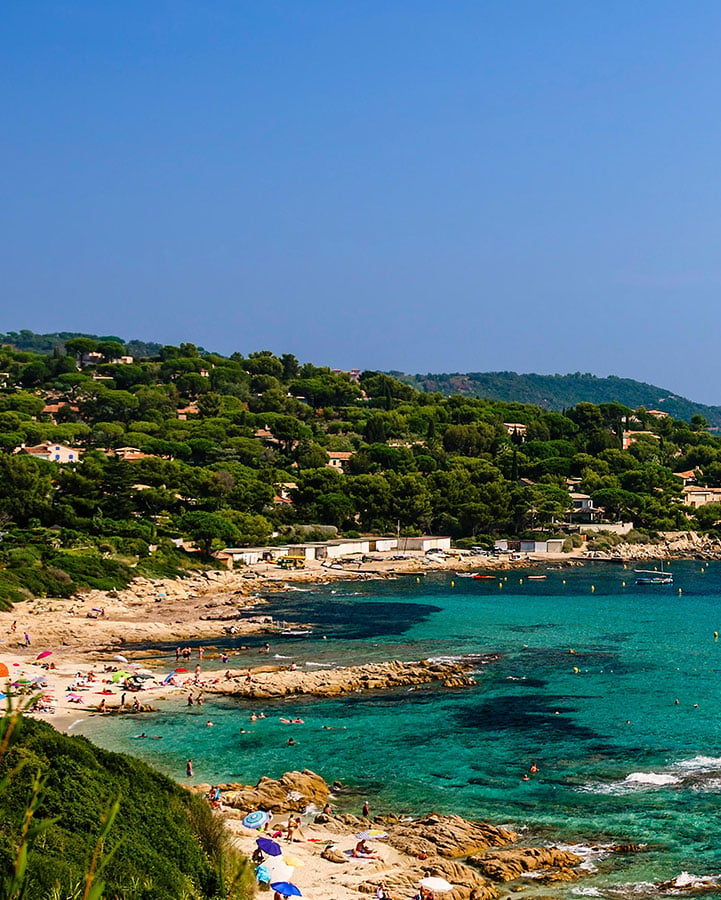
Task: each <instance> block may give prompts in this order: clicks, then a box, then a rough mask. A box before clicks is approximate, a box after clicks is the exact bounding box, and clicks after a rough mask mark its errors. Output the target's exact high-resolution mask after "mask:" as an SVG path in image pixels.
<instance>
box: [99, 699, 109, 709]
mask: <svg viewBox="0 0 721 900" xmlns="http://www.w3.org/2000/svg"><path fill="white" fill-rule="evenodd" d="M98 712H107V708H106V706H105V697H103V699H102V700H101V701H100V706H98Z"/></svg>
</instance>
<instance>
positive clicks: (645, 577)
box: [634, 565, 673, 584]
mask: <svg viewBox="0 0 721 900" xmlns="http://www.w3.org/2000/svg"><path fill="white" fill-rule="evenodd" d="M634 574H635V575H636V584H673V572H664V570H663V565H662V566H661V571H660V572H659V571H658V570H657V569H634Z"/></svg>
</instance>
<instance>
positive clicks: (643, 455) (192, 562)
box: [0, 332, 721, 602]
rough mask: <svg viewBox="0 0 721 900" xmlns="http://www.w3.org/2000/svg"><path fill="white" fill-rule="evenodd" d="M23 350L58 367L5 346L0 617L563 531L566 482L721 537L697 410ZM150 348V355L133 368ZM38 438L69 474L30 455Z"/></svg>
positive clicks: (54, 345) (608, 506) (68, 346)
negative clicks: (108, 592)
mask: <svg viewBox="0 0 721 900" xmlns="http://www.w3.org/2000/svg"><path fill="white" fill-rule="evenodd" d="M19 335H20V337H22V341H24V344H23V346H39V347H42V348H44V351H45V352H39V353H38V352H31V351H28V350H17V349H14V348H13V347H12V346H6V347H4V348H3V349H2V350H0V373H2V374H1V375H0V385H2V386H1V387H0V532H2V541H0V602H2V601H5V602H9V601H17V600H20V599H22V598H23V597H25V596H28V595H30V594H34V595H42V594H48V595H61V596H62V595H64V596H68V595H70V594H72V593H73V592H74V591H76V590H78V589H79V588H83V587H107V588H112V587H119V586H121V585H122V584H125V583H127V581H128V580H129V579H130V578H131V577H132V576H133V575H134V574H141V573H142V574H150V575H152V574H159V575H171V574H174V573H176V572H179V571H182V570H183V569H184V568H187V567H192V566H196V565H200V564H201V562H200V561H198V557H200V556H207V554H208V553H210V552H211V551H213V550H214V549H217V548H218V547H221V546H223V545H227V544H234V545H244V544H245V545H248V544H263V543H266V542H269V541H271V540H277V541H282V542H287V541H294V540H301V539H304V538H307V537H309V536H310V537H320V536H327V535H328V534H329V533H331V534H333V533H335V532H336V531H338V532H341V533H345V534H354V533H357V532H378V533H393V534H395V533H396V532H397V531H400V533H401V534H405V535H411V534H418V533H422V532H430V533H436V534H439V533H440V534H450V535H452V536H453V537H454V538H455V539H456V540H457V541H464V540H465V541H466V542H470V543H483V542H489V541H491V540H492V539H493V537H495V536H503V535H509V536H511V535H515V536H530V535H537V534H549V533H557V532H558V529H559V525H558V523H559V522H563V521H564V520H565V519H566V518H567V517H568V515H569V513H570V511H571V510H572V506H573V504H572V500H571V496H570V493H569V486H570V487H571V488H572V489H573V490H575V491H581V492H586V493H587V494H589V495H590V496H591V497H592V499H593V502H594V503H595V505H596V507H603V509H604V515H605V518H606V520H608V521H611V522H613V521H615V520H618V519H623V520H626V521H628V520H630V521H632V522H633V524H634V526H635V528H636V529H639V530H641V531H642V532H644V533H646V534H649V533H653V532H656V531H660V530H674V529H685V528H688V527H694V528H696V529H699V530H701V531H714V530H715V529H716V527H717V510H718V509H721V507H719V506H718V505H717V504H710V506H709V507H702V508H701V509H699V510H697V511H695V512H694V511H693V510H691V509H690V508H688V507H686V506H684V504H683V502H682V501H683V497H682V484H683V483H682V481H681V480H680V479H679V478H678V477H676V476H675V475H674V472H682V471H686V470H696V477H697V480H698V482H699V483H700V484H707V485H710V486H719V485H721V440H719V438H717V437H715V436H714V435H712V434H710V433H709V432H708V430H707V423H706V422H705V420H704V419H703V418H702V417H701V416H698V415H696V416H693V417H692V420H691V421H690V422H686V421H684V420H682V419H674V418H672V417H670V416H666V417H663V418H657V417H655V416H653V415H651V414H649V413H648V412H647V411H646V410H645V409H643V408H639V409H637V410H635V411H634V410H631V409H630V408H629V407H627V406H624V405H622V404H620V403H616V402H614V403H601V404H599V405H594V404H591V403H579V404H577V405H576V406H574V407H572V408H569V409H566V410H565V411H564V412H552V411H548V410H545V409H542V408H541V407H539V406H533V405H528V404H521V403H511V402H501V401H497V400H489V399H480V398H475V397H467V396H460V395H454V396H450V397H446V396H443V395H441V394H439V393H423V392H419V391H417V390H415V389H414V388H413V387H411V386H410V385H408V384H405V383H403V382H401V381H399V380H397V379H395V378H393V377H391V376H389V375H386V374H383V373H379V372H363V373H360V374H359V376H358V377H357V378H354V377H353V376H351V375H350V374H348V373H342V372H340V373H339V372H333V371H331V370H330V369H328V368H325V367H319V366H315V365H313V364H311V363H305V364H302V365H301V364H300V363H299V362H298V360H297V359H296V358H295V357H294V356H292V355H291V354H283V355H282V356H280V357H279V356H275V355H274V354H272V353H270V352H269V351H260V352H255V353H250V354H249V355H248V356H247V357H246V356H243V355H241V354H240V353H234V354H232V355H231V356H230V357H223V356H220V355H218V354H214V353H208V352H205V351H202V350H199V349H198V348H197V347H196V346H194V345H193V344H181V345H180V346H178V347H174V346H164V347H157V345H144V344H142V343H141V342H135V344H134V345H133V347H131V348H129V347H128V346H126V345H124V344H123V343H122V342H120V341H119V340H118V339H116V338H106V339H100V338H90V337H77V336H76V337H67V336H66V337H64V338H62V339H61V338H57V339H53V340H50V339H49V338H48V337H47V336H37V335H36V336H33V335H32V333H31V332H21V333H19ZM5 337H6V338H8V337H9V338H11V339H12V335H6V336H5ZM22 341H20V338H18V343H22ZM138 348H140V350H146V351H148V352H153V353H154V355H153V356H152V357H148V358H141V357H138V356H135V357H134V358H133V359H132V360H129V359H128V358H127V356H132V354H128V353H127V351H128V350H129V349H135V350H137V349H138ZM124 357H125V358H124ZM509 423H511V425H510V426H509ZM514 423H515V424H514ZM629 430H630V431H632V432H636V434H635V435H634V438H635V442H634V443H632V444H631V445H630V446H629V447H628V449H625V450H624V449H622V448H623V441H622V437H623V432H624V431H629ZM43 441H52V442H57V443H59V444H66V445H68V446H69V447H71V448H72V449H73V450H74V451H75V452H74V458H73V461H72V462H67V463H63V464H60V463H57V462H54V461H49V460H45V459H39V458H37V457H36V456H33V455H32V453H31V454H28V453H26V452H17V451H18V449H19V448H21V447H22V446H23V445H25V446H27V447H31V446H32V445H38V444H40V443H41V442H43ZM123 448H126V449H123ZM127 448H134V450H133V451H132V452H129V451H127ZM337 453H342V454H345V457H344V458H343V459H342V462H339V460H338V459H337V458H336V462H337V463H339V466H336V467H330V466H329V465H328V463H329V461H331V460H332V458H333V456H334V454H337ZM51 455H52V454H51ZM78 456H79V461H78ZM711 507H713V508H711ZM274 535H275V537H274ZM179 539H189V540H192V541H193V542H194V543H195V548H196V549H197V550H198V551H200V552H199V553H197V554H195V555H194V556H193V555H189V554H188V553H186V552H184V551H182V550H179V549H178V548H177V547H176V544H177V543H178V541H179Z"/></svg>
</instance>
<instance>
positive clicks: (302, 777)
mask: <svg viewBox="0 0 721 900" xmlns="http://www.w3.org/2000/svg"><path fill="white" fill-rule="evenodd" d="M233 788H234V789H231V790H227V791H225V792H224V793H223V803H224V804H225V805H226V806H231V807H233V808H234V809H240V810H242V811H244V812H250V811H251V810H253V809H264V810H266V811H267V812H270V813H286V812H303V811H304V810H305V809H306V808H307V807H308V806H310V805H311V804H315V805H316V806H323V804H324V803H325V801H326V799H327V798H328V795H329V794H330V788H329V787H328V785H327V784H326V783H325V781H324V780H323V779H322V778H321V777H320V775H316V773H315V772H311V771H310V769H304V770H303V771H302V772H286V773H285V775H283V776H282V777H281V778H278V779H274V778H265V777H263V778H261V779H260V781H259V782H258V784H256V786H255V787H250V786H247V785H234V786H233Z"/></svg>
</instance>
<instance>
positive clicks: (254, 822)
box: [243, 809, 270, 828]
mask: <svg viewBox="0 0 721 900" xmlns="http://www.w3.org/2000/svg"><path fill="white" fill-rule="evenodd" d="M269 818H270V816H269V815H268V813H267V812H264V811H263V810H262V809H256V810H253V812H250V813H248V815H247V816H246V817H245V818H244V819H243V825H245V827H246V828H262V827H263V825H265V823H266V822H267V821H268V819H269Z"/></svg>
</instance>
